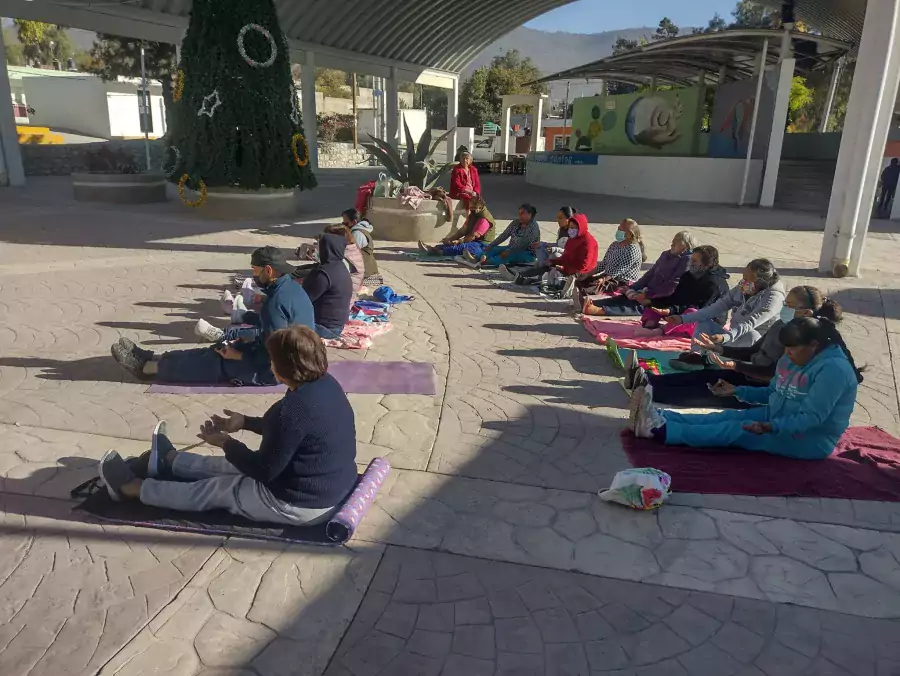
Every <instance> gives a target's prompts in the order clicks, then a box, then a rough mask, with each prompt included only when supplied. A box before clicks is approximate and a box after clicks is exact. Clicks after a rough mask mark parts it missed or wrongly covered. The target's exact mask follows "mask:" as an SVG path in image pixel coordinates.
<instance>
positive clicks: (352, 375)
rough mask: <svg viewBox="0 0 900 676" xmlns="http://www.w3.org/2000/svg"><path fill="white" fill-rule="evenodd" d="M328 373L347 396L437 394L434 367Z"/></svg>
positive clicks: (174, 390) (206, 390)
mask: <svg viewBox="0 0 900 676" xmlns="http://www.w3.org/2000/svg"><path fill="white" fill-rule="evenodd" d="M328 372H329V373H330V374H331V375H333V376H334V377H335V379H336V380H337V381H338V382H339V383H340V384H341V387H343V388H344V392H347V393H349V394H430V395H433V394H435V393H436V392H437V390H436V389H435V383H434V367H433V366H432V365H431V364H426V363H423V362H408V361H336V362H333V363H331V364H329V365H328ZM148 392H149V393H150V394H241V395H243V394H280V393H282V392H284V385H273V386H270V387H254V386H252V385H245V386H243V387H233V386H231V385H166V384H164V383H157V384H153V385H151V386H150V389H149V390H148Z"/></svg>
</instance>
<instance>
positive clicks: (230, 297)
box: [220, 289, 234, 315]
mask: <svg viewBox="0 0 900 676" xmlns="http://www.w3.org/2000/svg"><path fill="white" fill-rule="evenodd" d="M220 302H221V303H222V314H226V315H230V314H231V313H232V312H233V311H234V294H232V293H231V291H229V290H228V289H225V292H224V293H223V294H222V298H221V301H220Z"/></svg>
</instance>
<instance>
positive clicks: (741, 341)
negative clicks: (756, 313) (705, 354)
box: [682, 315, 762, 352]
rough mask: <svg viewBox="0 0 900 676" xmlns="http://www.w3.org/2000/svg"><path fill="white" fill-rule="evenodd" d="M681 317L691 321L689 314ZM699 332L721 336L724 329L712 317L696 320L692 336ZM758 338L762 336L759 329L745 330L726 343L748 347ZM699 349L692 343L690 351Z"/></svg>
mask: <svg viewBox="0 0 900 676" xmlns="http://www.w3.org/2000/svg"><path fill="white" fill-rule="evenodd" d="M682 317H684V321H685V323H686V324H690V323H691V316H690V315H682ZM701 333H705V334H707V335H708V336H721V335H724V334H725V333H726V331H725V329H724V328H723V327H722V325H721V324H719V323H718V322H716V321H713V320H712V319H705V320H704V321H702V322H697V324H696V325H695V326H694V336H699V335H700V334H701ZM760 338H762V335H761V334H760V333H759V331H757V330H755V329H752V330H750V331H747V333H745V334H744V335H743V336H741V337H740V338H738V339H737V340H735V341H734V342H731V343H728V345H733V346H734V347H750V346H751V345H753V343H755V342H756V341H757V340H759V339H760ZM699 351H700V350H699V349H698V348H697V347H696V346H694V345H693V344H692V345H691V352H699Z"/></svg>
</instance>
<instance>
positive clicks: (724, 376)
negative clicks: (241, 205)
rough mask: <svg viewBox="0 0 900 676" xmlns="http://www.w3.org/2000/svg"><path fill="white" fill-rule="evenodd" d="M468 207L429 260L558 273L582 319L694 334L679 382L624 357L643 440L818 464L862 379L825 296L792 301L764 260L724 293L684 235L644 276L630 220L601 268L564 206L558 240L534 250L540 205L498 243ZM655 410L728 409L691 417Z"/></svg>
mask: <svg viewBox="0 0 900 676" xmlns="http://www.w3.org/2000/svg"><path fill="white" fill-rule="evenodd" d="M467 199H468V217H467V218H466V220H465V222H464V224H463V225H462V227H461V228H459V229H458V230H455V231H454V232H452V233H451V234H450V235H448V237H446V238H445V239H444V240H443V241H442V242H441V243H439V244H437V245H435V246H428V245H426V244H425V243H424V242H420V243H419V248H420V249H421V250H422V251H423V252H424V253H426V254H431V255H443V256H458V257H459V258H458V259H457V260H459V261H460V262H463V263H466V264H469V265H472V266H494V267H498V268H499V271H500V274H501V275H502V276H503V277H505V278H506V279H508V280H510V281H512V282H515V283H516V284H522V285H526V284H528V285H532V284H535V283H537V282H539V281H540V280H541V279H542V278H543V279H547V277H548V276H550V277H553V276H556V278H557V279H564V280H565V286H564V288H565V289H566V290H567V291H568V290H571V291H572V293H573V296H574V298H575V301H574V302H575V304H576V307H577V308H579V309H580V311H581V312H582V313H583V315H585V316H587V317H608V318H623V317H635V318H639V322H640V328H638V329H636V332H635V333H636V335H637V336H647V337H650V336H659V337H661V338H664V337H666V336H670V337H676V336H682V337H689V338H691V341H692V347H691V350H690V351H689V352H683V353H681V354H679V355H677V356H676V357H675V358H673V359H671V360H670V361H669V366H670V367H671V368H672V369H673V370H675V371H680V373H667V374H652V373H650V372H648V371H647V370H646V369H645V368H643V367H642V366H641V360H640V355H639V354H638V353H637V352H634V351H632V352H631V353H630V354H629V358H628V360H627V362H628V363H627V367H628V374H627V377H626V385H627V387H628V389H629V390H630V391H632V393H633V394H632V401H631V416H630V424H631V428H632V429H633V431H634V432H635V434H637V435H638V436H644V437H651V438H654V439H658V440H659V441H661V442H664V443H667V444H672V445H687V446H694V447H717V446H728V447H734V448H743V449H747V450H754V451H765V452H768V453H773V454H778V455H785V456H789V457H796V458H823V457H827V456H828V455H829V454H830V453H831V452H832V451H833V450H834V447H835V445H836V443H837V442H838V440H839V439H840V436H841V435H842V434H843V432H844V431H845V430H846V429H847V427H848V426H849V423H850V415H851V413H852V411H853V407H854V403H855V400H856V392H857V387H858V385H859V383H861V382H862V379H863V376H862V374H861V373H860V369H858V368H857V367H856V365H855V363H854V361H853V357H852V355H851V354H850V352H849V350H848V349H847V347H846V345H845V344H844V341H843V339H842V338H841V335H840V333H839V332H838V330H837V325H838V323H839V322H840V321H841V318H842V313H841V309H840V307H839V306H838V305H837V303H835V302H834V301H832V300H829V299H827V298H826V297H825V295H824V294H823V293H822V292H821V291H819V290H818V289H816V288H814V287H809V286H801V287H797V288H794V289H792V290H791V291H790V292H789V293H788V292H786V290H785V286H784V283H783V282H782V280H781V278H780V276H779V274H778V272H777V270H776V269H775V266H774V265H773V264H772V263H771V262H770V261H769V260H767V259H764V258H757V259H754V260H752V261H750V262H749V263H748V264H747V266H746V267H745V268H744V270H743V273H742V276H741V279H740V280H739V281H738V283H737V284H736V285H734V286H731V287H730V286H729V275H728V273H727V272H726V271H725V269H724V268H723V267H722V266H721V265H720V263H719V252H718V250H717V249H716V248H715V247H713V246H710V245H700V244H698V242H697V241H696V239H695V237H694V236H693V235H692V234H691V233H690V232H688V231H682V232H679V233H677V234H676V235H675V236H674V237H673V239H672V243H671V245H670V246H669V248H668V249H667V250H665V251H663V252H662V253H661V254H660V256H659V258H658V259H657V260H656V262H655V263H654V264H653V265H652V266H651V267H650V268H649V269H648V270H647V271H646V272H644V273H643V274H641V268H642V264H643V263H645V262H646V261H647V255H646V251H645V246H644V242H643V240H642V237H641V230H640V226H639V225H638V224H637V223H636V222H635V221H634V220H631V219H625V220H624V221H622V222H621V223H620V224H619V226H618V228H617V229H616V233H615V240H614V241H613V242H612V243H610V244H609V246H608V247H607V249H606V252H605V254H604V255H603V257H602V259H601V258H600V256H599V247H598V244H597V241H596V239H595V238H594V236H593V235H592V234H591V233H590V231H589V229H588V220H587V217H586V216H585V215H584V214H580V213H578V212H577V210H576V209H574V208H572V207H570V206H564V207H562V208H561V209H560V210H559V211H558V213H557V215H556V220H557V224H558V226H559V229H558V232H557V239H556V241H554V242H550V243H542V242H541V241H540V230H539V228H538V224H537V222H536V220H535V218H536V215H537V210H536V209H535V208H534V207H533V206H531V205H529V204H523V205H522V206H521V207H520V208H519V213H518V218H517V219H516V220H514V221H513V222H512V223H510V224H509V226H507V228H506V229H505V230H504V231H503V233H502V234H501V235H500V236H499V237H497V236H495V235H496V221H495V219H494V217H493V215H492V214H491V213H490V211H489V210H488V209H487V206H486V204H485V201H484V199H483V198H482V197H481V196H480V195H479V194H472V195H468V196H467ZM507 241H508V242H509V244H508V245H505V246H502V245H503V244H504V243H505V242H507ZM522 266H527V267H522ZM654 402H655V403H654ZM656 404H667V405H678V406H689V407H712V408H725V409H733V410H729V411H726V412H724V413H715V414H697V415H684V414H679V413H676V412H672V411H665V412H664V411H661V410H660V409H658V408H657V407H656Z"/></svg>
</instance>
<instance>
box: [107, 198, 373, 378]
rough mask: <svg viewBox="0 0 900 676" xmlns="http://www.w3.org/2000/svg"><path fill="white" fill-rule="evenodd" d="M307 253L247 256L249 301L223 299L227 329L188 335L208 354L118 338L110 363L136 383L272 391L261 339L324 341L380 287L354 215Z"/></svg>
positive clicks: (201, 328)
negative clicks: (288, 335)
mask: <svg viewBox="0 0 900 676" xmlns="http://www.w3.org/2000/svg"><path fill="white" fill-rule="evenodd" d="M342 221H343V222H342V224H341V225H330V226H328V227H326V228H325V230H324V232H323V233H322V234H321V235H319V236H318V237H317V238H316V241H315V243H314V244H313V245H305V246H302V247H300V248H298V249H297V251H296V256H297V258H299V259H301V261H303V263H302V264H301V265H298V266H295V265H293V264H291V263H290V262H289V261H288V259H287V255H286V253H285V252H284V251H283V250H281V249H278V248H277V247H273V246H264V247H261V248H259V249H257V250H256V251H254V252H253V254H252V255H251V256H250V267H251V269H252V278H251V280H248V282H249V283H248V284H245V287H246V289H247V290H249V294H248V295H247V296H246V298H245V297H244V296H243V295H237V296H233V295H232V294H231V292H230V291H226V292H225V294H224V296H223V306H224V309H226V310H227V313H228V314H229V315H230V316H231V321H232V325H231V326H230V327H229V328H228V329H219V328H217V327H215V326H213V325H212V324H211V323H209V322H207V321H206V320H200V321H199V322H198V323H197V327H196V333H197V334H198V335H199V336H200V337H202V338H203V339H204V340H207V341H209V342H212V343H215V345H213V347H212V348H196V349H190V350H172V351H169V352H166V353H163V354H156V353H154V352H153V351H151V350H146V349H144V348H141V347H139V346H137V345H135V344H134V342H132V341H130V340H128V339H127V338H120V339H119V340H118V342H116V343H115V344H114V345H113V346H112V348H111V353H112V356H113V359H115V361H116V362H117V363H118V364H119V365H120V366H121V367H122V368H124V369H125V370H126V371H128V372H129V373H131V374H132V375H133V376H135V377H136V378H137V379H138V380H141V381H157V382H163V383H172V384H200V385H214V384H231V385H235V386H241V385H274V384H275V383H276V378H275V375H274V373H273V372H272V369H271V366H270V359H269V354H268V351H267V349H266V345H267V343H266V341H267V340H268V337H269V336H270V335H271V334H272V333H273V332H274V331H277V330H279V329H283V328H287V327H289V326H306V327H308V328H310V329H312V330H313V331H315V333H316V334H317V335H318V336H319V337H320V338H321V339H324V340H334V339H337V338H339V337H340V335H341V333H342V331H343V330H344V326H345V325H346V324H347V321H348V320H349V317H350V309H351V307H352V306H353V304H354V302H355V301H356V299H357V296H358V294H359V293H360V291H363V290H365V289H367V288H368V286H367V285H375V284H377V285H380V284H381V281H382V280H381V276H380V274H379V272H378V263H377V261H376V259H375V248H374V242H373V239H372V226H371V224H370V223H369V222H368V221H366V220H364V219H362V218H360V216H359V214H358V212H357V211H356V210H355V209H348V210H346V211H345V212H344V213H343V214H342Z"/></svg>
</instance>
